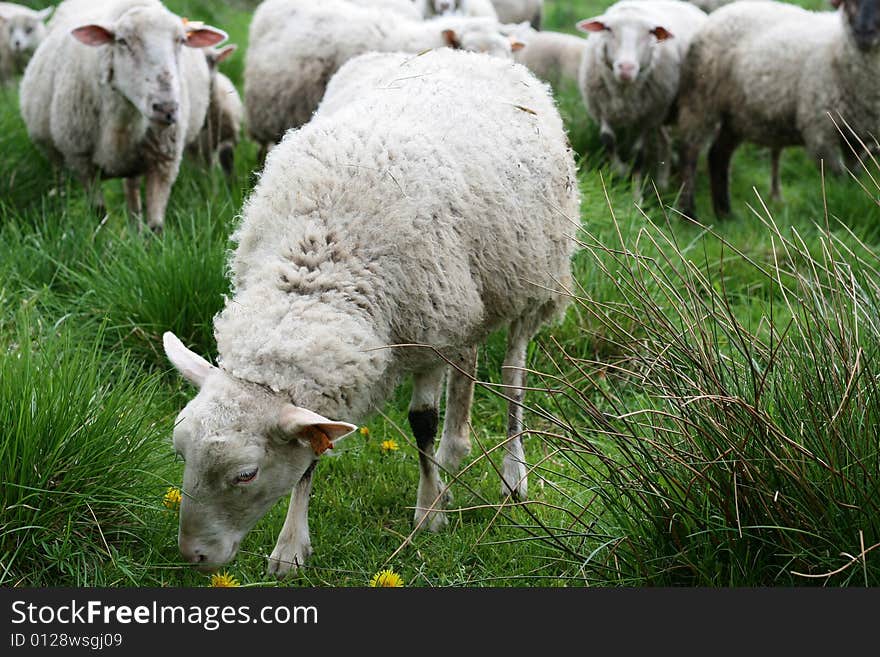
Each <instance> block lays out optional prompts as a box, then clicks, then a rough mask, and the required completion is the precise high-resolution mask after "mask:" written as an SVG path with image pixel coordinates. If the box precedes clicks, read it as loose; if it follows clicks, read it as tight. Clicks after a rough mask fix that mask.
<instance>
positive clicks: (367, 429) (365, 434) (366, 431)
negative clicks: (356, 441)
mask: <svg viewBox="0 0 880 657" xmlns="http://www.w3.org/2000/svg"><path fill="white" fill-rule="evenodd" d="M360 431H361V435H362V436H363V437H364V438H368V437H369V436H370V427H361V430H360Z"/></svg>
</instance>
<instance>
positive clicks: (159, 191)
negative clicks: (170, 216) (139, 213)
mask: <svg viewBox="0 0 880 657" xmlns="http://www.w3.org/2000/svg"><path fill="white" fill-rule="evenodd" d="M174 174H176V171H175V172H174ZM174 178H175V175H172V174H171V172H170V171H168V170H167V169H165V168H164V167H160V168H157V169H153V170H151V171H149V172H148V173H147V175H146V182H147V226H149V227H150V230H152V231H153V232H154V233H161V232H162V227H163V226H164V225H165V210H166V208H167V207H168V197H169V196H171V186H172V185H173V184H174Z"/></svg>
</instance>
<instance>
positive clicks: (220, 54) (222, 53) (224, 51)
mask: <svg viewBox="0 0 880 657" xmlns="http://www.w3.org/2000/svg"><path fill="white" fill-rule="evenodd" d="M236 50H238V46H237V45H235V44H234V43H230V44H229V45H226V46H223V47H222V48H221V49H220V50H218V51H217V52H216V53H214V66H217V65H218V64H220V63H221V62H223V61H226V60H227V59H229V58H230V57H231V56H232V53H234V52H235V51H236Z"/></svg>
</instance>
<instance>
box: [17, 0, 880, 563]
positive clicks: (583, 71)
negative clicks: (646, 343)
mask: <svg viewBox="0 0 880 657" xmlns="http://www.w3.org/2000/svg"><path fill="white" fill-rule="evenodd" d="M840 4H841V7H840V9H839V11H834V12H832V11H828V12H807V11H804V10H802V9H799V8H797V7H794V6H792V5H788V4H784V3H779V2H757V1H756V2H746V1H743V2H736V3H733V4H731V5H729V6H725V7H722V8H720V9H718V10H717V11H713V12H712V13H711V14H706V13H705V12H704V11H703V10H702V9H700V8H698V7H696V6H695V5H694V4H690V3H687V2H683V1H680V0H621V1H620V2H617V3H616V4H614V5H613V6H612V7H610V8H609V9H608V10H607V11H606V12H605V13H604V14H603V15H601V16H597V17H594V18H590V19H587V20H584V21H582V22H580V23H579V24H578V28H579V29H580V30H581V31H582V32H584V33H586V34H587V35H588V36H587V38H581V37H575V36H570V35H563V34H558V33H553V32H546V31H541V30H540V27H541V18H542V3H541V2H540V1H538V0H491V2H490V0H415V1H413V0H320V1H317V0H266V1H264V2H262V3H261V4H260V5H259V6H258V7H257V9H256V10H255V12H254V15H253V18H252V21H251V25H250V34H249V46H248V50H247V53H246V55H245V57H246V61H245V71H244V102H242V100H241V98H240V97H239V95H238V92H237V90H236V88H235V87H234V85H233V84H232V83H231V82H230V81H229V79H228V78H226V77H225V76H223V75H222V74H221V73H220V72H219V71H218V70H217V69H218V66H219V65H220V64H221V62H222V61H223V60H224V59H225V58H227V57H228V56H229V55H231V54H232V52H233V51H234V46H231V45H227V46H226V47H221V44H222V43H223V42H224V41H225V40H226V38H227V37H226V34H225V33H224V32H223V31H222V30H221V29H219V28H217V27H212V26H209V25H205V24H203V23H200V22H198V21H193V20H187V19H182V18H180V17H178V16H176V15H174V14H173V13H171V12H170V11H169V10H168V9H167V8H165V7H164V6H163V5H162V3H161V2H160V1H159V0H65V2H62V3H61V4H60V5H59V6H58V7H57V9H56V10H55V11H54V13H53V14H52V16H51V18H49V19H48V21H47V18H48V17H47V14H46V13H45V12H33V11H30V10H25V9H23V8H20V9H14V8H13V7H15V6H14V5H9V4H8V3H0V28H2V29H0V75H2V76H5V77H7V78H8V77H9V76H11V75H12V74H13V73H14V71H15V69H16V67H18V68H19V69H20V68H21V67H22V66H23V65H24V63H25V61H26V60H27V59H28V58H29V59H30V61H29V62H27V65H26V67H25V68H24V71H23V78H22V81H21V85H20V103H21V111H22V116H23V118H24V120H25V123H26V125H27V129H28V133H29V135H30V136H31V138H32V140H33V141H34V142H35V143H36V144H37V145H38V146H39V147H40V148H41V149H42V150H43V151H44V152H46V153H47V154H48V156H49V157H50V158H51V159H52V160H53V161H54V162H56V163H58V165H59V166H64V167H66V168H68V169H70V170H71V171H72V172H73V173H74V174H75V175H76V177H77V178H78V179H79V180H80V181H81V182H82V183H83V184H84V185H85V186H86V188H87V189H88V190H89V191H90V193H91V195H92V197H93V199H94V202H95V203H96V205H98V206H99V207H100V206H101V205H102V200H101V197H100V184H99V183H100V180H101V179H103V178H122V179H124V184H125V191H126V200H127V204H128V209H129V211H130V214H131V216H132V217H134V218H139V217H140V216H141V214H142V207H141V184H142V181H143V184H144V187H145V192H146V211H145V219H146V224H147V226H149V227H150V228H151V229H153V230H157V231H158V230H161V228H162V226H163V222H164V215H165V209H166V205H167V203H168V199H169V195H170V193H171V189H172V186H173V184H174V181H175V179H176V177H177V173H178V170H179V168H180V163H181V160H182V158H183V157H184V156H185V154H186V153H187V152H189V153H190V154H191V155H192V156H193V157H194V158H195V159H197V160H198V161H201V162H203V163H204V164H206V165H208V166H211V165H213V164H214V163H216V162H219V163H220V164H221V165H222V166H223V169H224V170H225V171H226V172H227V173H231V172H232V167H233V163H234V149H235V144H236V142H237V141H238V139H239V133H240V130H241V129H242V126H246V129H247V133H248V135H249V136H250V137H251V138H252V139H253V140H254V141H255V142H257V143H258V144H259V145H260V149H261V166H262V171H261V173H260V177H259V182H258V184H257V186H256V188H255V189H254V191H253V192H252V194H251V196H250V197H249V199H248V200H247V202H246V204H245V206H244V208H243V209H242V219H241V221H240V224H239V225H238V228H237V230H236V232H235V234H234V235H233V240H234V242H235V244H236V248H235V251H234V253H233V254H232V256H231V259H230V273H231V276H232V290H233V292H232V294H231V296H230V297H229V298H228V299H227V301H226V305H225V308H224V309H223V311H222V312H221V313H219V314H218V315H217V317H216V318H215V320H214V329H215V336H216V339H217V347H218V353H219V358H218V363H217V364H216V365H213V364H211V363H209V362H208V361H206V360H205V359H204V358H202V357H201V356H199V355H197V354H195V353H193V352H192V351H190V350H189V349H188V348H187V347H186V346H184V345H183V344H182V343H181V341H180V340H179V339H177V338H176V337H175V336H174V335H172V334H170V333H166V334H165V336H164V346H165V351H166V353H167V355H168V357H169V359H170V360H171V362H172V363H173V364H174V366H175V367H176V368H177V369H178V370H179V372H180V373H181V374H182V375H183V376H184V377H185V378H186V379H187V380H188V381H189V382H191V383H192V384H193V385H195V386H196V387H197V388H198V394H197V395H196V396H195V397H194V399H193V400H192V401H191V402H190V403H189V404H188V405H187V406H186V407H185V408H184V410H183V411H182V412H181V413H180V416H179V417H178V420H177V423H176V425H175V429H174V446H175V449H176V450H177V451H178V453H179V454H180V455H181V456H183V458H184V460H185V463H186V465H185V470H184V481H183V490H184V493H185V495H184V499H183V502H182V504H181V512H180V533H179V546H180V549H181V552H182V554H183V555H184V557H185V558H186V559H187V560H188V561H190V562H192V563H194V564H196V565H199V566H200V567H213V566H216V565H218V564H222V563H226V562H228V561H229V560H231V559H232V558H234V556H235V554H236V552H237V550H238V547H239V545H240V543H241V540H242V539H243V538H244V536H245V535H246V534H247V533H248V532H249V531H250V529H251V528H252V527H253V526H254V525H255V524H256V523H257V521H258V520H259V519H260V518H261V517H262V516H263V515H264V514H265V513H266V512H267V511H268V509H269V508H270V507H271V506H272V505H274V504H275V502H276V501H277V500H278V499H280V498H281V497H283V496H284V495H287V494H289V493H291V491H292V495H291V500H290V508H289V512H288V516H287V520H286V522H285V524H284V527H283V529H282V531H281V534H280V535H279V537H278V543H277V545H276V547H275V550H274V551H273V552H272V554H271V557H270V559H269V570H270V572H272V573H275V574H277V575H284V574H286V573H287V572H289V571H290V570H291V569H292V568H295V567H296V566H297V565H300V564H302V563H303V562H304V561H305V559H306V558H307V557H308V556H309V554H310V553H311V542H310V537H309V529H308V501H309V495H310V490H311V475H312V471H313V469H314V466H315V463H316V461H317V459H318V457H319V456H320V455H321V454H322V453H323V452H325V451H326V450H327V449H331V448H332V447H333V446H334V444H335V443H336V442H337V441H338V440H340V439H342V438H343V437H344V436H346V435H348V434H349V433H350V432H351V431H352V430H353V429H354V428H355V424H352V422H360V421H362V420H363V419H364V418H365V417H366V416H367V415H369V413H370V412H371V411H373V410H375V409H376V408H378V407H381V405H382V403H383V402H384V401H385V400H386V399H387V398H388V397H389V395H390V394H391V392H392V390H393V389H394V387H395V386H396V384H397V383H398V382H399V381H400V380H401V378H403V377H404V376H412V379H413V397H412V402H411V404H410V410H409V420H410V425H411V428H412V431H413V434H414V436H415V438H416V442H417V444H418V448H419V463H420V479H419V485H418V491H417V499H416V505H415V524H416V528H422V527H427V528H430V529H434V530H436V529H439V528H440V527H442V526H443V524H445V516H444V512H443V509H444V505H445V504H446V503H448V501H449V496H450V493H449V490H448V487H447V486H446V485H445V484H444V482H443V480H442V479H441V477H440V471H441V469H442V470H446V471H447V472H455V471H456V470H457V468H458V466H459V464H460V463H461V461H462V460H463V459H464V457H465V456H466V455H467V454H468V452H469V451H470V428H469V417H470V406H471V399H472V396H473V388H474V383H473V381H474V373H475V368H476V354H477V347H478V345H480V344H481V343H482V342H483V341H484V340H485V339H486V338H487V336H488V335H489V334H490V333H491V332H493V331H496V330H498V329H502V328H507V330H508V338H507V340H508V344H507V354H506V357H505V361H504V365H505V367H504V369H503V376H502V378H503V383H504V387H503V388H502V393H503V394H504V395H505V397H507V399H508V401H509V413H508V431H507V438H506V440H505V441H504V443H503V451H504V459H503V466H502V473H501V474H502V476H501V492H502V495H503V496H505V497H510V496H513V497H516V498H520V499H522V498H525V497H526V496H527V493H528V488H527V480H528V468H527V465H526V462H525V456H524V452H523V446H522V432H523V427H522V400H523V394H524V389H525V369H524V368H525V355H526V347H527V345H528V342H529V340H530V339H531V338H532V336H533V335H534V334H535V333H536V332H537V331H538V330H539V328H540V327H541V326H542V325H543V324H545V323H546V322H548V321H552V320H553V319H555V318H558V317H559V316H560V315H561V313H562V312H563V311H564V309H565V307H566V305H567V296H568V292H569V290H570V289H571V264H570V260H571V257H572V255H573V253H574V249H575V241H574V239H573V235H574V234H575V232H576V231H577V228H578V226H579V224H580V219H579V217H580V195H579V189H578V183H577V175H576V166H575V161H574V155H573V152H572V150H571V147H570V145H569V143H568V139H567V136H566V132H565V128H564V126H563V122H562V119H561V117H560V115H559V112H558V110H557V107H556V104H555V101H554V98H553V95H552V91H551V86H550V85H558V84H559V83H561V82H562V81H564V80H566V79H568V80H571V81H572V82H576V83H577V84H578V85H579V87H580V89H581V92H582V94H583V98H584V101H585V104H586V108H587V110H588V111H589V113H590V115H591V116H592V117H593V119H594V120H595V122H596V123H597V124H598V125H599V128H600V135H601V140H602V143H603V145H604V147H605V148H606V150H607V151H608V155H609V157H610V158H611V160H612V162H613V164H614V166H615V167H616V168H618V169H620V170H621V171H622V172H624V173H629V172H630V171H629V170H630V168H632V173H633V176H634V179H635V180H634V187H635V188H639V187H640V186H641V177H642V176H643V174H644V172H646V171H648V170H650V169H652V168H653V169H654V171H655V176H654V179H655V180H656V182H657V184H658V186H659V187H661V188H662V187H665V186H666V185H668V183H669V181H670V179H671V175H672V173H673V172H672V165H673V161H674V158H673V151H674V144H673V140H677V142H678V153H679V161H678V165H679V167H680V175H681V179H682V184H683V192H682V196H681V206H682V208H683V210H685V211H686V212H688V213H690V214H693V210H694V205H693V189H694V173H695V167H696V160H697V156H698V155H699V153H700V151H701V149H702V147H703V146H704V144H705V142H707V141H709V140H714V141H713V144H712V147H711V149H710V151H709V171H710V178H711V186H712V196H713V201H714V204H715V209H716V211H717V212H719V213H722V214H723V213H726V212H729V210H730V203H729V198H728V191H727V184H728V170H729V165H730V158H731V155H732V153H733V151H734V149H735V148H736V146H737V145H738V144H739V143H740V142H742V141H751V142H755V143H758V144H763V145H766V146H769V147H771V149H772V152H773V155H774V157H773V161H774V167H773V170H774V173H773V190H774V192H778V189H779V187H778V154H779V152H780V150H781V149H782V148H784V147H786V146H790V145H798V144H802V145H805V146H806V147H807V149H808V150H809V152H810V153H811V154H813V155H815V156H816V157H817V158H820V159H822V160H823V161H824V162H825V165H826V166H827V167H828V168H829V170H831V171H840V170H841V169H842V167H843V158H844V156H845V155H846V154H853V155H855V154H858V148H850V144H849V143H848V142H845V141H843V140H842V139H841V137H840V134H839V133H838V132H837V130H836V128H835V124H834V122H832V121H831V119H830V118H829V116H828V115H829V114H832V115H834V116H838V115H841V116H843V117H844V118H845V120H846V121H847V122H848V124H849V125H850V127H851V128H852V129H853V130H854V131H855V132H856V133H857V134H863V135H871V134H876V131H877V128H878V127H880V126H878V123H880V97H878V94H880V91H878V87H877V85H876V84H874V81H875V80H877V79H878V76H877V74H878V71H877V67H878V65H880V46H878V40H880V0H840ZM44 22H45V25H44ZM22 25H27V26H29V28H30V29H26V28H23V27H21V26H22ZM24 34H27V36H28V38H27V39H25V38H24V36H22V35H24ZM30 55H32V56H30ZM512 60H515V61H512ZM517 62H518V63H517ZM520 64H522V65H520ZM541 80H544V81H546V82H549V83H550V84H549V85H548V84H545V83H544V82H542V81H541ZM624 141H629V142H630V144H629V148H628V149H625V148H622V146H623V142H624ZM627 150H628V151H629V152H628V153H626V152H625V151H627ZM627 160H630V162H627ZM444 382H445V388H446V412H445V415H444V421H443V427H442V433H441V438H440V443H439V446H438V448H437V450H436V451H435V449H434V442H435V435H436V433H437V429H438V424H439V406H440V399H441V396H442V390H443V387H444Z"/></svg>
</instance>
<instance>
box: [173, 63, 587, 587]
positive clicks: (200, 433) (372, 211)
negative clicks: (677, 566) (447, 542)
mask: <svg viewBox="0 0 880 657" xmlns="http://www.w3.org/2000/svg"><path fill="white" fill-rule="evenodd" d="M352 81H354V82H355V83H357V85H358V90H359V92H358V93H355V94H352V93H351V90H350V89H349V88H348V87H347V85H348V84H349V83H350V82H352ZM338 94H339V95H341V98H340V96H338ZM499 126H503V129H499ZM578 222H579V192H578V184H577V178H576V171H575V163H574V155H573V153H572V151H571V149H570V148H569V146H568V145H567V140H566V135H565V129H564V126H563V124H562V119H561V117H560V116H559V112H558V110H557V109H556V105H555V103H554V100H553V97H552V95H551V93H550V89H549V87H548V86H547V85H545V84H542V83H541V82H539V81H538V80H537V79H535V78H534V76H532V75H531V74H530V73H529V72H528V70H527V69H526V68H525V67H523V66H519V65H517V64H512V63H511V62H507V61H504V60H501V59H495V58H492V57H486V56H483V55H477V54H473V53H466V52H461V51H454V50H450V49H439V50H435V51H431V52H428V53H425V54H423V55H421V56H417V57H414V56H412V55H411V54H403V53H393V54H381V53H370V54H367V55H362V56H360V57H358V58H356V59H353V60H351V61H349V62H348V63H347V64H346V65H345V66H343V67H342V69H341V70H340V71H339V73H338V74H337V75H336V76H334V79H333V80H332V81H331V83H330V86H329V88H328V91H327V96H326V98H325V100H324V102H323V103H322V104H321V107H320V108H319V109H318V111H317V112H316V114H315V117H314V118H313V119H312V121H310V122H309V123H308V124H306V125H305V126H303V127H302V128H300V129H299V130H291V131H290V132H288V133H287V135H286V136H285V138H284V140H283V141H282V142H281V144H280V145H279V146H277V147H276V148H274V149H273V150H272V151H271V153H269V156H268V159H267V161H266V167H265V169H264V171H263V174H262V175H261V177H260V180H259V183H258V185H257V187H256V189H255V190H254V192H253V194H252V195H251V197H250V198H249V200H248V201H247V203H246V204H245V207H244V212H243V219H242V222H241V224H240V226H239V227H238V229H237V231H236V233H235V235H234V240H235V242H236V243H237V247H236V249H235V252H234V253H233V254H232V256H231V259H230V271H231V275H232V283H233V293H232V295H231V297H230V298H229V299H228V300H227V303H226V307H225V309H224V310H223V311H222V312H221V313H220V314H219V315H218V316H217V317H216V318H215V320H214V332H215V336H216V338H217V348H218V352H219V354H220V356H219V361H218V365H217V366H216V367H215V366H213V365H211V364H209V363H208V362H207V361H205V360H204V359H203V358H201V357H200V356H197V355H196V354H194V353H192V352H191V351H189V350H188V349H186V347H184V345H183V344H181V342H180V341H179V340H178V339H177V338H175V337H174V336H173V335H172V334H170V333H166V335H165V350H166V353H167V354H168V357H169V359H170V360H171V362H172V363H173V364H174V365H175V366H176V367H177V369H178V370H179V371H180V372H181V374H182V375H183V376H184V377H185V378H186V379H187V380H189V381H190V382H191V383H193V384H194V385H196V386H197V387H198V388H199V392H198V394H197V395H196V396H195V398H194V399H193V400H192V401H190V402H189V404H188V405H187V406H186V407H185V408H184V409H183V411H182V412H181V413H180V415H179V417H178V421H177V422H176V423H175V428H174V446H175V448H176V450H177V451H178V452H179V453H180V454H181V455H182V456H183V457H184V460H185V463H186V466H185V470H184V475H183V490H184V493H185V494H184V497H183V501H182V503H181V507H180V532H179V537H180V549H181V553H182V554H183V555H184V557H185V558H186V559H187V560H188V561H190V562H191V563H194V564H197V565H199V566H203V567H210V566H212V565H217V564H222V563H226V562H228V561H229V560H231V559H232V558H233V557H234V556H235V554H236V551H237V549H238V546H239V544H240V543H241V540H242V539H243V538H244V536H245V535H246V534H247V533H248V531H250V529H251V528H252V527H253V526H254V525H255V524H256V522H257V521H258V520H259V519H260V518H261V517H262V516H263V515H264V514H265V513H266V512H267V511H268V510H269V508H270V507H271V506H272V505H273V504H275V502H276V501H277V500H278V499H280V498H281V497H283V496H284V495H287V494H288V493H290V492H291V489H292V490H293V494H292V496H291V500H290V508H289V511H288V515H287V520H286V522H285V523H284V527H283V529H282V530H281V533H280V535H279V537H278V543H277V545H276V546H275V549H274V550H273V552H272V555H271V557H270V560H269V571H270V572H271V573H274V574H276V575H278V576H282V575H284V574H286V573H287V572H288V571H289V570H290V569H292V568H293V569H295V568H296V567H297V566H298V565H301V564H303V562H304V561H305V559H306V558H307V557H308V556H309V554H310V553H311V540H310V537H309V529H308V503H309V495H310V491H311V475H312V472H313V469H314V467H315V463H316V461H317V459H318V457H319V455H320V454H322V453H323V452H324V451H326V450H327V449H328V448H330V447H332V446H336V445H337V444H338V443H337V441H338V440H339V439H340V438H342V437H343V436H345V435H346V434H348V433H349V432H350V431H352V430H353V429H354V428H355V424H353V423H355V422H360V421H361V420H363V419H365V418H366V417H367V416H368V415H369V414H370V413H372V412H374V411H375V410H376V409H378V408H381V407H382V405H383V404H384V403H385V401H386V400H387V399H388V397H389V396H390V394H391V393H392V392H393V390H394V388H395V387H396V385H397V383H398V382H399V381H400V380H401V378H402V377H404V376H408V375H412V377H413V381H414V390H413V396H412V403H411V405H410V412H409V420H410V426H411V427H412V430H413V433H414V434H415V437H416V441H417V444H418V447H419V464H420V480H419V486H418V494H417V501H416V512H415V522H416V527H417V528H429V529H432V530H437V529H440V528H441V527H442V526H443V525H444V524H445V523H446V517H445V515H444V513H443V512H442V509H443V499H444V498H445V496H446V493H447V491H446V486H445V485H444V484H443V482H442V481H441V479H440V476H439V473H438V467H437V463H439V464H440V465H441V466H443V467H444V468H446V469H448V470H450V471H455V470H456V469H457V468H458V466H459V464H460V462H461V460H462V459H463V458H464V457H465V456H466V455H467V453H468V452H469V450H470V432H469V426H468V423H469V416H470V407H471V400H472V394H473V386H474V383H473V376H474V373H475V367H476V354H477V346H478V345H480V344H481V343H482V342H483V341H484V340H485V339H486V338H487V337H488V336H489V335H490V334H491V333H492V332H493V331H496V330H498V329H501V328H503V327H505V326H506V327H508V346H507V355H506V358H505V361H504V364H505V367H504V369H503V371H502V378H503V381H504V384H505V388H504V394H505V395H506V396H508V397H509V398H510V400H511V401H510V408H509V414H508V420H509V425H508V431H507V440H506V441H505V444H504V446H505V457H504V463H503V480H502V486H501V488H502V494H503V495H504V496H505V497H509V496H510V495H512V494H514V495H516V496H517V497H520V498H524V497H525V496H526V494H527V482H526V473H527V469H526V465H525V461H524V454H523V448H522V442H521V434H522V430H523V427H522V402H523V394H524V386H525V372H524V367H525V357H526V346H527V344H528V342H529V340H530V338H531V337H532V336H533V335H534V333H535V332H536V331H537V330H538V328H539V327H540V326H541V325H542V324H544V323H545V322H547V321H550V320H553V319H555V318H558V317H559V316H560V315H561V313H562V312H563V310H564V309H565V307H566V306H567V303H568V296H567V294H566V291H567V290H568V289H569V286H570V284H571V262H570V259H571V256H572V253H573V250H574V248H575V242H574V239H573V237H572V236H573V234H574V233H575V232H576V230H577V226H578ZM394 345H398V346H397V347H395V346H394ZM402 345H424V346H423V347H416V346H409V347H407V346H402ZM435 349H436V350H437V351H436V352H435ZM444 359H449V360H451V362H452V363H454V364H455V367H454V368H448V367H447V362H446V360H444ZM447 369H449V379H448V383H447V401H446V416H445V419H444V423H443V431H442V437H441V439H440V446H439V450H438V451H437V453H436V454H435V453H434V440H435V433H436V430H437V426H438V414H439V413H438V408H439V401H440V396H441V391H442V384H443V379H444V375H445V373H446V371H447ZM336 418H339V419H340V420H344V421H340V420H337V419H336ZM349 422H352V424H350V423H349ZM353 492H354V491H353Z"/></svg>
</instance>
